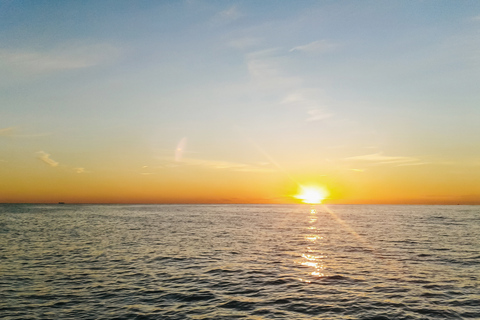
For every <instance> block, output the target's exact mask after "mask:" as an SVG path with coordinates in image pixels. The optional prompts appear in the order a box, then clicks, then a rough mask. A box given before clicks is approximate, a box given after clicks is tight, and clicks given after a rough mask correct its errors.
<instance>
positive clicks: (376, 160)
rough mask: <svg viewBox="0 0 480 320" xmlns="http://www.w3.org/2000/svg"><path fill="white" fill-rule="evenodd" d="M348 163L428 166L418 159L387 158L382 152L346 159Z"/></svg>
mask: <svg viewBox="0 0 480 320" xmlns="http://www.w3.org/2000/svg"><path fill="white" fill-rule="evenodd" d="M344 160H346V161H357V162H364V163H372V164H395V165H398V166H409V165H421V164H427V162H422V161H421V160H420V159H418V158H414V157H402V156H396V157H395V156H385V155H383V153H382V152H378V153H373V154H367V155H363V156H355V157H348V158H345V159H344Z"/></svg>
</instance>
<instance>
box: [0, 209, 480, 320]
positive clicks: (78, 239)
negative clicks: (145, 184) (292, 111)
mask: <svg viewBox="0 0 480 320" xmlns="http://www.w3.org/2000/svg"><path fill="white" fill-rule="evenodd" d="M0 318H2V319H241V318H243V319H480V206H383V205H381V206H380V205H379V206H363V205H355V206H346V205H345V206H343V205H335V206H333V205H332V206H326V207H324V206H321V205H318V206H315V207H311V206H307V205H287V206H282V205H68V204H67V205H0Z"/></svg>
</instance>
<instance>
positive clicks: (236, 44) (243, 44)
mask: <svg viewBox="0 0 480 320" xmlns="http://www.w3.org/2000/svg"><path fill="white" fill-rule="evenodd" d="M259 43H260V39H259V38H253V37H243V38H238V39H234V40H230V41H229V42H228V46H230V47H232V48H236V49H240V50H243V49H248V48H251V47H253V46H256V45H258V44H259Z"/></svg>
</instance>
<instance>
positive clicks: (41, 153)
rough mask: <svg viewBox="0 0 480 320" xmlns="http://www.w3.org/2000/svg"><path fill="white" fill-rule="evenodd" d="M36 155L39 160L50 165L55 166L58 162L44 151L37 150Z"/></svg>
mask: <svg viewBox="0 0 480 320" xmlns="http://www.w3.org/2000/svg"><path fill="white" fill-rule="evenodd" d="M37 156H38V158H39V159H40V160H42V161H43V162H45V163H46V164H48V165H49V166H51V167H57V166H58V165H59V163H58V162H57V161H55V160H53V159H52V158H50V155H49V154H48V153H46V152H45V151H38V152H37Z"/></svg>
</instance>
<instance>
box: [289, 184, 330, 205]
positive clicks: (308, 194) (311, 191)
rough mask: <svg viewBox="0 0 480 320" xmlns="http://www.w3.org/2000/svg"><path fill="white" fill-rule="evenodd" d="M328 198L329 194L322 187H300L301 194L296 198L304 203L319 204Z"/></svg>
mask: <svg viewBox="0 0 480 320" xmlns="http://www.w3.org/2000/svg"><path fill="white" fill-rule="evenodd" d="M327 196H328V192H327V190H326V189H324V188H320V187H304V186H300V190H299V193H298V194H297V195H295V196H294V197H295V198H297V199H300V200H302V202H303V203H308V204H318V203H322V201H323V200H325V198H326V197H327Z"/></svg>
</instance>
